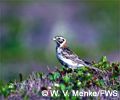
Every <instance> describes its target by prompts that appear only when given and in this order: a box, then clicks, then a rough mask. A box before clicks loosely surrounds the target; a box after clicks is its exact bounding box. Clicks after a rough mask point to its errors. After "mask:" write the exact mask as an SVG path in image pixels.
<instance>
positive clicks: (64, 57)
mask: <svg viewBox="0 0 120 100" xmlns="http://www.w3.org/2000/svg"><path fill="white" fill-rule="evenodd" d="M53 40H54V41H55V42H56V56H57V58H58V60H59V61H60V63H61V64H62V65H64V66H65V67H68V68H72V69H76V68H78V67H82V66H86V67H89V68H90V69H94V70H96V71H101V70H100V69H98V68H95V67H93V66H91V64H90V63H89V62H86V61H84V60H82V59H80V58H79V57H78V56H77V55H76V54H75V53H73V52H72V51H71V50H70V49H69V48H68V46H67V41H66V39H65V38H63V37H62V36H56V37H54V38H53Z"/></svg>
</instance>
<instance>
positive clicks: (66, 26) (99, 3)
mask: <svg viewBox="0 0 120 100" xmlns="http://www.w3.org/2000/svg"><path fill="white" fill-rule="evenodd" d="M119 12H120V0H85V1H84V0H76V1H75V0H70V1H68V0H56V1H54V0H51V1H45V0H44V1H41V0H30V1H28V0H21V1H20V0H0V80H5V81H9V80H11V79H12V80H13V79H17V78H18V74H19V73H22V74H23V75H24V76H27V75H28V74H29V73H31V72H32V71H34V72H36V71H42V72H47V66H49V67H50V68H51V69H54V66H60V64H59V62H58V61H57V59H56V56H55V43H54V42H53V41H52V38H53V37H54V36H55V35H63V36H64V37H65V38H67V40H68V44H69V47H70V48H71V49H72V50H73V51H74V52H75V53H77V54H78V55H79V56H80V57H81V58H83V59H86V60H88V61H93V60H95V61H96V62H97V61H98V60H99V59H100V58H101V56H103V55H106V56H107V58H108V60H110V61H111V62H113V61H120V29H119V28H120V27H119V24H120V13H119Z"/></svg>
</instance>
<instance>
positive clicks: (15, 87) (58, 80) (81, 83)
mask: <svg viewBox="0 0 120 100" xmlns="http://www.w3.org/2000/svg"><path fill="white" fill-rule="evenodd" d="M93 66H95V67H97V68H99V69H101V70H103V71H104V72H103V73H102V72H97V71H95V70H91V69H88V68H86V67H81V68H77V69H75V70H73V69H69V68H65V67H64V66H62V67H61V68H59V69H56V70H55V71H53V72H50V73H48V74H47V75H45V74H43V73H41V72H37V73H32V75H30V76H29V78H28V79H26V80H21V81H20V82H17V83H16V82H9V83H8V84H6V85H3V83H2V82H1V83H0V94H1V95H4V96H5V97H7V98H10V97H11V94H15V97H19V98H24V99H25V100H27V99H29V98H31V97H35V98H36V97H39V98H41V92H42V91H43V90H49V89H50V90H59V91H63V90H64V91H68V92H70V91H72V90H90V91H96V88H97V89H99V90H101V89H103V90H117V91H120V78H119V76H120V64H119V63H110V62H109V61H108V60H107V58H106V57H105V56H104V57H102V58H101V60H100V61H99V62H98V63H93ZM21 76H22V75H21ZM22 77H23V76H22ZM13 97H14V95H13ZM56 98H57V99H65V100H70V99H72V100H77V99H80V98H81V99H82V97H74V96H68V95H67V96H63V93H62V92H60V96H58V97H56V96H55V95H54V96H53V97H52V99H56ZM87 98H93V97H87ZM107 99H108V98H107Z"/></svg>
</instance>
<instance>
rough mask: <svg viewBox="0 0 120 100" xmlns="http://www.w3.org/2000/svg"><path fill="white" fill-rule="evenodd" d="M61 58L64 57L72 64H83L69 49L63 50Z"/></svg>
mask: <svg viewBox="0 0 120 100" xmlns="http://www.w3.org/2000/svg"><path fill="white" fill-rule="evenodd" d="M62 54H63V56H64V57H66V59H70V60H72V61H73V62H74V63H78V64H82V63H84V61H83V60H81V59H80V58H79V57H78V56H77V55H76V54H75V53H74V52H72V51H71V50H70V49H69V48H64V50H63V52H62Z"/></svg>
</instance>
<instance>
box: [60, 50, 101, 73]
mask: <svg viewBox="0 0 120 100" xmlns="http://www.w3.org/2000/svg"><path fill="white" fill-rule="evenodd" d="M62 54H63V56H64V57H66V59H70V60H72V61H73V63H77V64H78V65H79V64H82V65H84V66H86V67H88V68H90V69H94V70H96V71H100V72H103V71H102V70H100V69H98V68H96V67H93V66H92V65H91V63H89V62H87V61H84V60H81V59H80V58H79V57H78V56H77V55H76V54H75V53H73V52H72V51H71V50H70V49H69V48H64V52H62Z"/></svg>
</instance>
